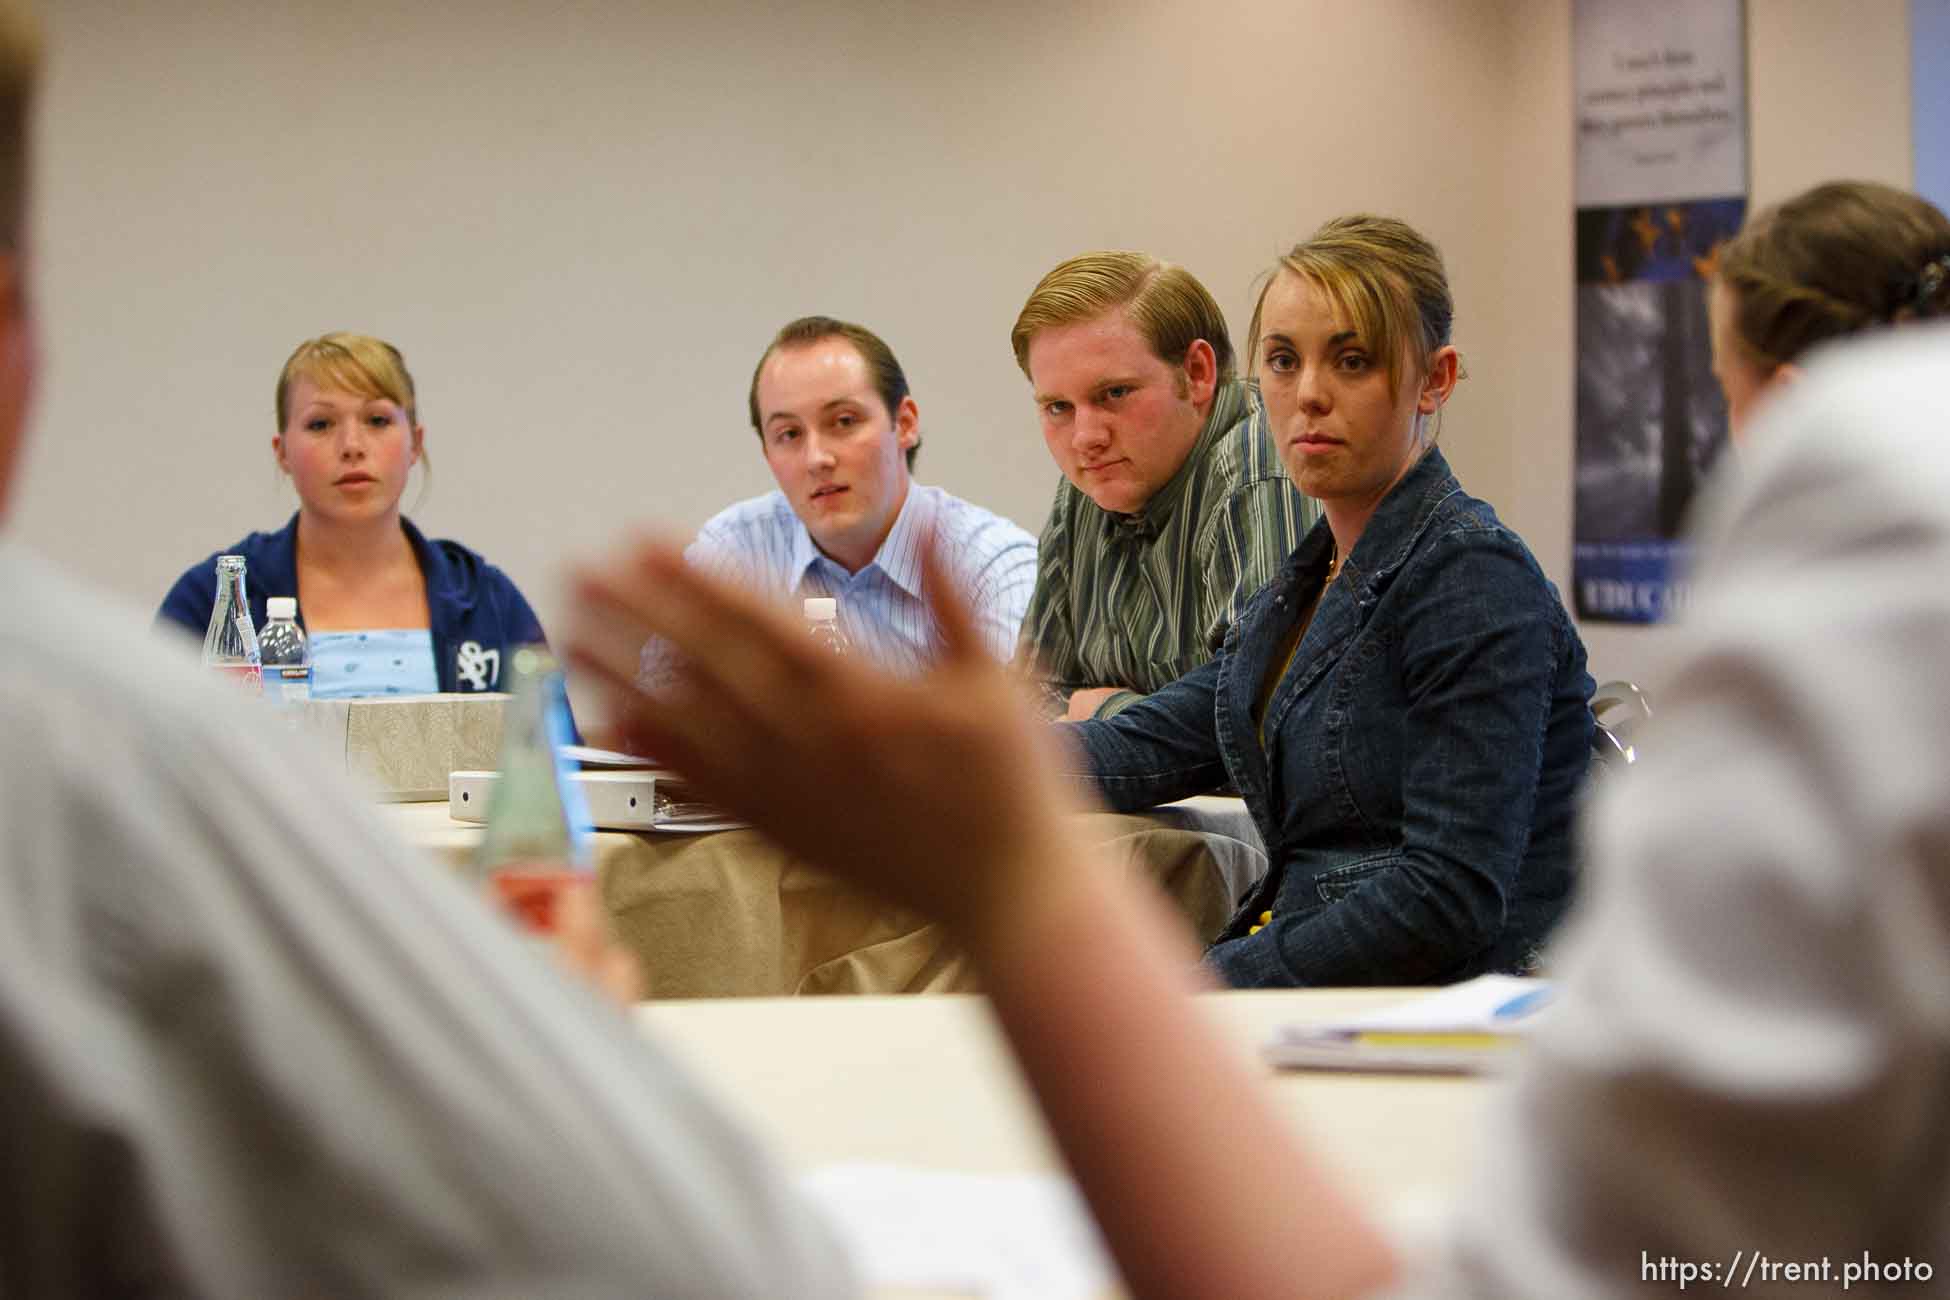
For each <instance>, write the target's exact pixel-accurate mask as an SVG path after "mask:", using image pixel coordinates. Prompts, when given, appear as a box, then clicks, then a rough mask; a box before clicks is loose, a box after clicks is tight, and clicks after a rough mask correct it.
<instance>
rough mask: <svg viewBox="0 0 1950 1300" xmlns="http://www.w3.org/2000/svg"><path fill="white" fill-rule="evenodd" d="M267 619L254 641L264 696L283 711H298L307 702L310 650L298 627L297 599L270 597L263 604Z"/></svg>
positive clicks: (309, 685)
mask: <svg viewBox="0 0 1950 1300" xmlns="http://www.w3.org/2000/svg"><path fill="white" fill-rule="evenodd" d="M264 612H265V613H266V614H268V615H270V617H269V619H268V620H266V622H265V624H264V631H263V632H262V633H261V634H260V635H259V636H258V638H257V648H258V652H259V654H260V655H261V656H262V659H263V665H264V687H265V689H264V696H265V698H266V699H268V700H270V701H271V702H272V703H273V704H276V705H279V706H280V707H283V708H298V707H300V706H302V705H303V704H304V702H305V701H306V700H308V699H310V698H311V649H310V647H309V646H308V645H307V644H306V642H305V629H303V628H301V627H299V626H298V598H297V597H296V596H273V597H271V598H270V599H269V600H267V601H265V602H264Z"/></svg>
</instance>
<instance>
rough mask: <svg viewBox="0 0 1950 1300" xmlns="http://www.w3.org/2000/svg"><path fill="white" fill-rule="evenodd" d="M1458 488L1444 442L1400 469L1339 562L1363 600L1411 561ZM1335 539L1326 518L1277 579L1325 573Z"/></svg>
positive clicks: (1348, 582) (1346, 579)
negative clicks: (1403, 471) (1404, 469)
mask: <svg viewBox="0 0 1950 1300" xmlns="http://www.w3.org/2000/svg"><path fill="white" fill-rule="evenodd" d="M1460 491H1462V485H1461V484H1460V483H1458V482H1456V476H1455V474H1454V472H1453V471H1451V470H1450V468H1449V461H1448V459H1447V458H1446V457H1444V456H1443V454H1442V449H1441V448H1440V447H1430V448H1429V449H1428V450H1427V451H1426V452H1424V453H1423V454H1422V458H1421V459H1420V460H1418V461H1416V462H1415V464H1413V465H1411V466H1410V467H1409V470H1408V473H1406V474H1404V475H1402V480H1401V482H1399V483H1397V484H1395V486H1394V487H1393V488H1391V489H1389V491H1388V495H1387V496H1385V497H1383V498H1382V499H1381V504H1380V505H1379V506H1376V507H1375V512H1374V514H1373V515H1372V516H1370V517H1369V519H1368V526H1367V527H1366V528H1364V529H1362V530H1361V540H1359V541H1358V542H1356V543H1355V544H1354V550H1353V551H1352V552H1351V553H1349V555H1348V556H1347V558H1346V560H1345V561H1343V562H1342V565H1341V576H1342V578H1343V580H1344V582H1345V583H1346V585H1348V586H1350V587H1352V588H1354V589H1355V590H1356V591H1357V592H1358V597H1357V598H1358V599H1359V601H1360V603H1362V604H1364V605H1365V604H1368V603H1370V602H1371V601H1372V600H1373V598H1374V596H1375V595H1376V594H1377V593H1378V592H1379V591H1380V589H1381V588H1382V587H1384V586H1386V585H1387V584H1388V581H1389V579H1391V578H1393V577H1394V576H1395V572H1396V570H1398V569H1400V568H1401V567H1402V565H1403V564H1405V563H1407V561H1408V557H1409V556H1410V555H1411V554H1412V553H1413V552H1414V550H1415V544H1416V543H1417V542H1418V541H1420V540H1421V537H1422V534H1423V532H1424V531H1426V530H1427V528H1428V526H1429V522H1430V520H1432V519H1434V518H1435V515H1436V512H1437V511H1438V510H1440V509H1441V508H1442V503H1443V502H1445V501H1447V500H1448V499H1449V498H1451V497H1453V496H1454V495H1455V494H1456V493H1458V492H1460ZM1333 545H1334V535H1333V533H1332V532H1330V531H1329V530H1328V527H1327V521H1326V520H1325V519H1323V520H1321V521H1320V523H1319V524H1318V525H1317V526H1316V527H1315V528H1314V530H1313V531H1312V532H1310V533H1308V534H1307V536H1306V537H1304V538H1302V539H1301V541H1300V545H1299V546H1298V547H1296V548H1295V549H1294V552H1293V557H1292V558H1291V559H1290V560H1288V561H1287V564H1286V567H1285V568H1284V569H1283V570H1282V571H1281V573H1280V577H1279V582H1280V583H1281V584H1282V585H1291V584H1292V583H1293V582H1294V581H1295V580H1296V579H1299V578H1301V577H1302V576H1304V575H1306V574H1309V573H1316V571H1317V573H1316V580H1318V578H1319V577H1320V576H1324V575H1325V574H1326V572H1327V563H1328V557H1329V556H1330V555H1331V554H1332V550H1333Z"/></svg>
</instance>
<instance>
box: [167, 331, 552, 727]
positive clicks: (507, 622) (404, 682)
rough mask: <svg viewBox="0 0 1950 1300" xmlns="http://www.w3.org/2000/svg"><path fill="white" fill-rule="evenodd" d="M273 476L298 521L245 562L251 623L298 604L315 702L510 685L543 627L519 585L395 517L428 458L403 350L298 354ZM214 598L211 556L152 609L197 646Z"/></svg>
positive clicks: (357, 345) (321, 343)
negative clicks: (509, 677) (286, 481)
mask: <svg viewBox="0 0 1950 1300" xmlns="http://www.w3.org/2000/svg"><path fill="white" fill-rule="evenodd" d="M277 417H278V432H277V434H276V436H274V437H273V438H272V439H271V446H272V449H273V450H274V452H275V453H276V455H277V461H278V468H279V469H281V470H282V471H283V472H284V473H286V474H288V475H290V477H291V483H292V486H293V487H294V488H295V489H296V491H297V493H298V511H297V513H296V514H294V515H293V516H292V517H291V519H290V521H289V522H288V523H286V524H285V526H284V527H283V528H281V529H279V530H277V531H276V532H269V533H252V534H251V535H250V536H248V537H246V538H244V539H243V540H242V541H240V542H238V543H237V544H236V545H234V546H231V547H228V548H226V549H225V550H224V551H223V552H220V553H221V554H227V555H242V556H243V557H244V558H245V561H246V569H245V577H246V590H247V591H248V593H249V596H250V605H251V618H252V619H253V620H254V621H255V623H256V625H257V626H258V627H262V626H263V625H264V621H265V601H266V600H267V599H268V598H270V597H272V596H295V597H297V600H298V614H299V618H300V619H301V620H302V621H303V623H304V624H305V628H306V632H307V634H308V636H309V637H310V640H311V652H312V693H313V695H315V696H321V697H331V696H350V695H388V694H422V693H427V692H433V691H448V692H451V691H492V690H500V689H503V680H504V677H503V674H504V672H505V671H506V666H507V664H508V661H509V658H510V651H511V650H512V648H513V647H514V646H517V645H521V644H524V643H527V642H534V641H540V640H542V639H543V638H542V627H541V623H540V622H539V621H538V620H537V619H536V617H535V612H534V610H532V609H530V608H529V605H528V602H527V601H526V600H525V599H523V598H522V594H521V592H520V591H519V590H517V589H516V587H515V584H514V583H513V582H512V581H510V580H509V578H508V576H507V575H506V574H504V573H502V572H501V570H499V569H497V568H495V567H494V566H493V565H491V564H489V563H488V562H487V561H486V560H483V559H482V558H481V557H480V555H478V554H477V553H475V552H474V551H471V550H469V549H468V548H467V547H465V546H462V545H461V544H460V543H459V542H453V541H446V540H438V539H436V540H428V539H427V538H426V537H424V536H422V535H421V533H420V530H419V529H417V528H415V527H414V526H413V522H412V521H411V520H410V519H408V518H406V516H405V515H404V514H402V513H401V512H400V497H401V495H402V494H403V493H404V491H405V489H406V479H407V475H408V473H409V472H411V470H412V468H413V466H414V465H415V464H418V463H419V462H420V461H422V460H423V459H424V458H425V456H426V445H425V444H426V429H425V427H424V426H422V425H421V424H420V421H419V413H418V409H417V404H416V402H415V399H414V393H413V377H412V376H411V375H410V374H408V373H407V369H406V362H405V360H404V359H403V358H402V357H401V356H400V352H399V349H398V348H395V347H394V346H393V345H392V344H390V343H387V342H384V341H383V340H380V339H376V338H373V337H371V336H370V335H366V334H351V333H343V332H341V333H333V334H326V335H324V336H322V337H320V338H315V339H308V340H306V341H305V342H303V343H301V344H299V345H298V348H297V350H296V351H294V352H293V353H292V354H291V358H290V360H288V361H286V362H285V364H284V372H283V373H282V374H281V375H279V376H278V389H277ZM215 601H216V555H211V556H210V557H209V558H208V559H205V560H203V561H201V562H200V563H198V564H195V565H192V566H191V567H190V568H189V570H188V571H186V572H185V573H184V574H183V576H182V577H181V578H179V579H177V580H176V585H175V586H174V587H172V588H170V591H169V595H168V596H167V597H165V598H164V600H163V604H162V608H161V610H160V611H158V613H157V620H158V622H161V623H174V624H178V625H180V626H182V627H183V628H184V629H185V630H187V631H188V632H190V633H192V634H193V635H196V636H201V635H202V634H203V632H204V631H205V629H206V628H207V627H208V626H209V622H210V610H211V608H212V606H213V605H214V603H215Z"/></svg>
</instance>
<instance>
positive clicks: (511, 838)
mask: <svg viewBox="0 0 1950 1300" xmlns="http://www.w3.org/2000/svg"><path fill="white" fill-rule="evenodd" d="M513 677H514V693H513V697H512V698H511V699H510V700H509V701H508V704H507V707H506V709H505V710H504V711H503V713H502V715H501V771H500V774H499V775H498V776H497V777H496V778H495V782H494V794H493V797H492V798H491V799H490V800H489V802H488V815H487V826H486V827H485V829H484V832H483V834H482V837H481V853H480V857H479V859H478V868H479V871H480V874H481V876H482V877H483V878H484V879H485V880H486V881H487V882H488V883H489V884H490V885H491V886H492V887H493V890H494V892H495V894H496V895H497V896H498V897H499V898H500V899H501V902H502V903H503V904H504V905H505V906H506V907H507V908H508V910H509V911H510V912H512V913H513V914H514V916H515V918H516V919H517V920H518V921H520V922H521V923H522V925H523V926H525V927H526V928H527V929H529V930H531V931H535V932H537V933H542V934H546V933H549V932H550V931H552V930H554V929H555V920H556V906H557V904H558V903H559V901H560V899H561V896H562V892H563V891H564V890H565V889H568V888H572V887H574V886H576V885H579V884H582V883H585V882H586V881H588V880H589V879H590V878H591V872H590V870H589V833H590V825H589V813H588V810H587V808H586V807H585V806H584V803H583V798H582V787H581V786H580V785H578V784H576V781H575V763H574V762H573V760H571V759H569V758H568V757H567V756H565V755H564V754H563V753H562V747H563V746H564V745H567V744H568V743H569V737H570V730H569V695H568V690H567V687H566V686H565V684H564V683H563V680H562V670H561V668H559V667H558V666H557V665H556V662H555V657H554V656H553V655H551V654H549V652H548V651H547V649H545V648H544V647H542V646H522V647H521V648H520V649H518V650H516V651H515V654H514V673H513Z"/></svg>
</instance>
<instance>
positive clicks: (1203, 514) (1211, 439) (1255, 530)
mask: <svg viewBox="0 0 1950 1300" xmlns="http://www.w3.org/2000/svg"><path fill="white" fill-rule="evenodd" d="M1319 517H1320V506H1319V505H1318V504H1317V503H1316V502H1314V501H1312V500H1310V499H1308V498H1307V497H1305V496H1303V495H1301V493H1300V491H1299V489H1298V488H1296V487H1294V486H1293V483H1292V481H1291V480H1290V479H1288V478H1287V474H1286V469H1285V467H1284V466H1283V465H1281V463H1280V458H1279V455H1278V453H1277V452H1276V451H1275V450H1274V447H1273V441H1272V438H1271V436H1270V434H1269V432H1268V430H1267V427H1266V408H1265V406H1264V405H1263V404H1262V403H1261V401H1260V399H1259V394H1258V392H1257V391H1255V390H1254V389H1252V388H1251V387H1249V386H1248V385H1247V384H1245V383H1243V382H1241V381H1239V380H1234V381H1233V382H1231V383H1229V384H1226V385H1224V386H1222V387H1221V388H1220V389H1219V390H1218V392H1217V394H1216V395H1215V396H1214V398H1213V402H1212V410H1211V412H1210V414H1208V415H1207V417H1206V421H1205V427H1204V428H1203V429H1202V430H1200V432H1199V435H1198V441H1197V442H1196V443H1194V444H1193V445H1192V452H1191V454H1190V455H1189V456H1187V457H1186V458H1185V463H1184V464H1183V465H1181V466H1179V468H1178V473H1176V474H1175V475H1173V476H1172V478H1171V480H1170V481H1169V482H1167V483H1166V484H1165V485H1164V486H1163V487H1162V488H1160V489H1158V492H1157V493H1156V495H1154V496H1153V497H1152V498H1151V499H1150V500H1149V501H1147V502H1145V504H1144V508H1143V509H1142V510H1141V511H1139V512H1138V513H1137V514H1134V515H1120V514H1113V513H1112V512H1110V511H1108V510H1105V509H1103V508H1101V507H1100V506H1098V505H1097V503H1096V502H1094V501H1092V500H1091V499H1090V498H1089V497H1087V496H1085V495H1084V494H1083V493H1082V492H1080V491H1078V490H1077V488H1076V485H1075V484H1073V483H1070V482H1069V481H1067V480H1065V482H1064V483H1063V485H1062V486H1061V487H1059V488H1058V489H1057V490H1056V503H1055V505H1054V506H1053V507H1052V508H1051V509H1050V515H1049V522H1048V523H1046V524H1044V525H1043V534H1042V537H1041V539H1040V541H1039V543H1038V547H1039V550H1038V562H1037V573H1036V591H1035V594H1034V595H1032V596H1031V597H1030V599H1029V613H1028V614H1027V615H1026V616H1025V617H1024V619H1023V621H1022V641H1021V644H1020V646H1019V647H1018V651H1017V659H1018V661H1019V662H1021V663H1024V664H1026V665H1029V666H1031V667H1032V669H1033V670H1034V671H1036V672H1037V673H1038V674H1039V675H1040V676H1041V678H1042V679H1043V680H1044V682H1045V683H1046V684H1047V687H1048V699H1049V705H1050V707H1051V709H1052V711H1053V712H1056V713H1061V712H1062V710H1063V708H1064V707H1065V705H1066V704H1067V702H1068V699H1069V696H1070V693H1071V692H1072V691H1078V690H1083V689H1086V688H1089V687H1095V686H1118V687H1122V688H1124V689H1123V690H1121V691H1120V692H1119V693H1118V694H1117V695H1115V696H1113V697H1111V698H1110V699H1109V700H1107V701H1105V703H1104V705H1103V706H1102V707H1101V708H1100V709H1098V711H1097V716H1099V717H1109V716H1110V715H1111V714H1114V713H1117V712H1119V711H1120V710H1122V709H1125V708H1128V707H1129V706H1130V705H1132V704H1134V703H1136V702H1137V701H1138V700H1139V699H1142V698H1143V697H1144V696H1145V695H1147V694H1149V693H1151V692H1152V691H1155V690H1157V689H1159V688H1160V687H1162V686H1164V685H1165V684H1166V683H1168V682H1171V681H1175V680H1177V679H1178V678H1179V677H1181V676H1183V675H1184V674H1186V673H1188V672H1190V671H1191V670H1192V669H1194V668H1196V667H1198V666H1199V665H1200V664H1202V663H1204V662H1205V661H1206V660H1208V659H1210V658H1211V657H1212V656H1213V654H1214V653H1216V651H1217V647H1218V644H1219V642H1220V641H1221V640H1222V639H1223V638H1224V636H1225V629H1226V628H1227V626H1229V625H1230V624H1231V622H1232V620H1233V619H1234V618H1236V617H1238V614H1239V611H1240V609H1241V608H1242V607H1243V606H1244V605H1245V603H1246V600H1247V599H1248V598H1249V597H1250V596H1251V595H1252V594H1253V593H1254V592H1255V591H1258V590H1259V589H1260V587H1262V586H1263V585H1265V583H1266V581H1267V580H1268V579H1270V578H1271V577H1272V576H1273V575H1274V573H1275V572H1277V571H1278V570H1279V567H1280V565H1281V563H1282V562H1283V561H1285V559H1286V557H1287V556H1288V555H1289V554H1291V553H1292V551H1293V548H1294V547H1295V546H1297V545H1298V544H1299V542H1300V538H1301V537H1302V536H1303V535H1304V534H1305V533H1306V531H1307V530H1308V529H1309V528H1311V527H1313V524H1314V521H1315V520H1316V519H1318V518H1319Z"/></svg>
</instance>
